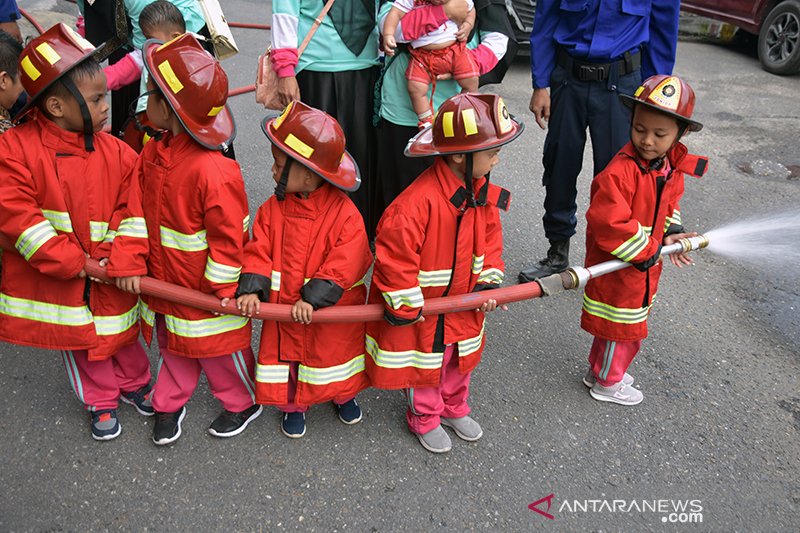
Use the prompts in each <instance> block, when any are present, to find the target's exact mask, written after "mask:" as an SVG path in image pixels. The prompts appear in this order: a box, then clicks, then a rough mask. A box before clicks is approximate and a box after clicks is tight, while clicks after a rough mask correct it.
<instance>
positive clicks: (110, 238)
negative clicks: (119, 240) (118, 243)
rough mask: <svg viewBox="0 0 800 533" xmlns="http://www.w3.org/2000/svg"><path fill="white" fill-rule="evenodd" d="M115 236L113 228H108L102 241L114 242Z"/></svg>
mask: <svg viewBox="0 0 800 533" xmlns="http://www.w3.org/2000/svg"><path fill="white" fill-rule="evenodd" d="M116 236H117V232H116V231H114V230H113V229H112V230H109V231H108V233H106V236H105V237H103V242H114V237H116Z"/></svg>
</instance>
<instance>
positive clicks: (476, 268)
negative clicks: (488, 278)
mask: <svg viewBox="0 0 800 533" xmlns="http://www.w3.org/2000/svg"><path fill="white" fill-rule="evenodd" d="M484 257H485V256H483V255H482V256H480V257H478V256H476V255H473V256H472V273H473V274H480V272H481V270H483V261H484Z"/></svg>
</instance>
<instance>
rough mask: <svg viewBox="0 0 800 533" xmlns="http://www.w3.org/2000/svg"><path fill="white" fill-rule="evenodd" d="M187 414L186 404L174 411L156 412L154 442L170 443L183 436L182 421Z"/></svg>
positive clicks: (161, 444) (160, 444) (159, 443)
mask: <svg viewBox="0 0 800 533" xmlns="http://www.w3.org/2000/svg"><path fill="white" fill-rule="evenodd" d="M185 416H186V406H183V407H181V410H180V411H176V412H174V413H159V412H156V424H155V426H153V442H155V443H156V444H158V445H159V446H164V445H165V444H170V443H172V442H175V441H176V440H178V437H180V436H181V422H183V418H184V417H185Z"/></svg>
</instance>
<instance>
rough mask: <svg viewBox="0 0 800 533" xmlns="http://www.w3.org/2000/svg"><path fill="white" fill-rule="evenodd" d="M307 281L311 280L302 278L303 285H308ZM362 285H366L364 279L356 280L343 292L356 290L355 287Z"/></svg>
mask: <svg viewBox="0 0 800 533" xmlns="http://www.w3.org/2000/svg"><path fill="white" fill-rule="evenodd" d="M309 281H311V278H303V285H305V284H306V283H308V282H309ZM364 284H366V282H365V281H364V278H361V279H360V280H358V281H356V282H355V283H353V285H352V286H350V288H349V289H345V290H346V291H349V290H351V289H355V288H356V287H358V286H359V285H364Z"/></svg>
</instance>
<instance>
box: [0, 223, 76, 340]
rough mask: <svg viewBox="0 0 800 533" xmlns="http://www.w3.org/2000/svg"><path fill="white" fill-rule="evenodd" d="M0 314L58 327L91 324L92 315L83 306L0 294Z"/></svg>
mask: <svg viewBox="0 0 800 533" xmlns="http://www.w3.org/2000/svg"><path fill="white" fill-rule="evenodd" d="M47 224H48V225H49V223H47ZM0 313H2V314H4V315H8V316H13V317H16V318H24V319H27V320H34V321H36V322H44V323H46V324H56V325H59V326H85V325H87V324H91V323H92V314H91V313H90V312H89V308H88V307H86V306H85V305H81V306H79V307H71V306H67V305H56V304H50V303H45V302H37V301H36V300H26V299H24V298H15V297H13V296H9V295H7V294H2V293H0Z"/></svg>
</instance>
